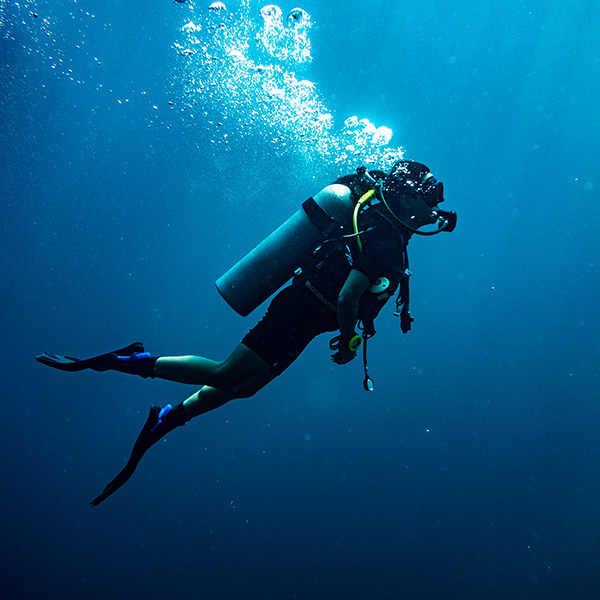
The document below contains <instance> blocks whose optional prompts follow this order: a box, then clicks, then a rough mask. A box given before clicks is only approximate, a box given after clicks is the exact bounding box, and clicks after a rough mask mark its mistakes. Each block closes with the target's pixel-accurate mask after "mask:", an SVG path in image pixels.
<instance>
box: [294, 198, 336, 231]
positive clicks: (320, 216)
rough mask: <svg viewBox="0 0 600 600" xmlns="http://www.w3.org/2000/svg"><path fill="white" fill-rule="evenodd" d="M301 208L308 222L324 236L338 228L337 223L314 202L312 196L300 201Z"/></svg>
mask: <svg viewBox="0 0 600 600" xmlns="http://www.w3.org/2000/svg"><path fill="white" fill-rule="evenodd" d="M302 208H303V209H304V212H305V213H306V215H307V216H308V218H309V219H310V222H311V223H312V224H313V225H314V226H315V227H316V228H317V229H318V230H319V231H320V232H321V233H322V234H323V235H324V236H326V237H328V236H330V235H331V234H332V233H333V232H334V231H335V230H336V229H337V228H338V224H337V223H336V222H335V221H334V220H333V218H332V217H330V216H329V215H328V214H327V213H326V212H325V211H324V210H323V209H322V208H321V207H320V206H319V205H318V204H317V203H316V202H315V200H314V198H312V197H310V198H309V199H308V200H305V201H304V202H303V203H302Z"/></svg>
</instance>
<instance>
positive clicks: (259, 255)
mask: <svg viewBox="0 0 600 600" xmlns="http://www.w3.org/2000/svg"><path fill="white" fill-rule="evenodd" d="M353 210H354V202H353V200H352V198H351V192H350V190H349V189H348V187H346V186H344V185H340V184H337V183H334V184H332V185H329V186H327V187H326V188H325V189H323V190H321V191H320V192H319V193H318V194H317V195H316V196H315V197H314V198H312V197H311V198H309V199H308V200H306V201H305V202H304V203H303V204H302V207H301V208H300V209H298V210H297V211H296V212H295V213H294V214H293V215H292V216H291V217H290V218H289V219H288V220H287V221H286V222H285V223H283V225H281V226H280V227H279V228H278V229H276V230H275V231H274V232H273V233H272V234H271V235H269V236H268V237H267V238H266V239H265V240H263V241H262V242H261V243H260V244H259V245H258V246H256V248H254V250H252V251H250V252H249V253H248V254H247V255H246V256H245V257H244V258H242V259H241V260H240V261H239V262H237V263H236V264H235V265H234V266H233V267H231V269H229V271H227V272H226V273H225V274H224V275H222V276H221V277H219V279H217V281H216V286H217V289H218V290H219V293H220V294H221V296H223V298H224V299H225V301H226V302H227V304H229V306H231V308H233V310H235V311H236V312H237V313H239V314H240V315H242V317H245V316H247V315H249V314H250V313H251V312H252V311H253V310H254V309H255V308H256V307H257V306H259V305H260V304H262V303H263V302H264V301H265V300H266V299H267V298H268V297H269V296H271V294H273V293H274V292H276V291H277V290H278V289H279V288H280V287H281V286H282V285H283V284H284V283H286V282H287V281H288V280H289V279H290V278H291V277H292V275H293V274H294V271H295V270H296V269H297V268H298V266H299V265H300V264H301V263H302V262H304V261H305V260H306V259H307V258H308V257H309V256H310V255H311V254H312V252H313V251H314V249H315V248H316V247H317V246H318V245H319V244H320V243H321V242H323V241H324V240H325V239H326V238H327V237H329V236H330V235H331V234H332V233H333V232H335V231H337V230H338V229H339V228H340V227H342V226H343V225H345V224H347V223H349V222H350V220H351V219H352V211H353Z"/></svg>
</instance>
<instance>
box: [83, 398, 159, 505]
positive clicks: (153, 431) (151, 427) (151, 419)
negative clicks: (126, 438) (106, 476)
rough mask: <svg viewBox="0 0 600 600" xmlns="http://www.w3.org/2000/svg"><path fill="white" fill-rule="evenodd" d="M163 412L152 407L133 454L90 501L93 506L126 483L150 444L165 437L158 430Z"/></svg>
mask: <svg viewBox="0 0 600 600" xmlns="http://www.w3.org/2000/svg"><path fill="white" fill-rule="evenodd" d="M161 412H162V411H161V408H160V406H153V407H152V408H151V409H150V414H149V415H148V419H147V420H146V424H145V425H144V427H143V428H142V431H141V432H140V435H138V438H137V440H136V441H135V444H134V445H133V450H132V451H131V456H130V457H129V460H128V461H127V464H126V465H125V467H124V468H123V470H122V471H121V472H120V473H119V474H118V475H117V476H116V477H115V478H114V479H113V480H112V481H111V482H110V483H109V484H108V485H107V486H106V487H105V488H104V491H103V492H102V493H101V494H100V495H99V496H98V497H97V498H94V500H92V501H91V502H90V504H91V505H92V506H97V505H98V504H100V502H103V501H104V500H106V499H107V498H108V497H109V496H111V495H112V494H114V493H115V492H116V491H117V490H118V489H119V488H120V487H121V486H122V485H124V484H125V483H126V482H127V481H128V479H129V478H130V477H131V476H132V475H133V472H134V471H135V468H136V467H137V466H138V463H139V462H140V460H142V456H144V454H145V453H146V450H148V448H150V446H152V445H153V444H156V442H158V440H160V438H161V437H163V435H164V433H163V432H162V431H159V430H157V426H158V425H159V423H160V417H159V415H160V413H161Z"/></svg>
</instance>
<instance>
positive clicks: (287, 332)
mask: <svg viewBox="0 0 600 600" xmlns="http://www.w3.org/2000/svg"><path fill="white" fill-rule="evenodd" d="M337 329H338V322H337V316H336V314H335V312H334V311H333V310H331V309H330V308H328V307H327V306H325V304H323V302H321V301H320V300H319V299H318V298H317V297H316V296H315V295H314V294H313V293H312V292H311V291H310V290H309V289H308V288H307V287H305V286H304V285H302V284H296V285H291V286H289V287H286V288H284V289H283V290H282V291H281V292H279V294H277V296H275V298H273V300H272V301H271V304H270V305H269V308H268V309H267V312H266V313H265V316H264V317H263V318H262V319H261V320H260V321H259V323H258V324H257V325H256V327H253V328H252V329H251V330H250V331H249V332H248V333H247V334H246V336H245V337H244V339H243V340H242V344H244V345H245V346H247V347H248V348H250V349H251V350H253V351H254V352H256V354H258V356H260V357H261V358H262V359H263V360H264V361H265V362H266V363H267V364H268V365H269V366H270V367H271V371H272V372H273V373H275V375H280V374H281V373H283V371H285V370H286V369H287V368H288V367H289V366H290V365H291V364H292V363H293V362H294V361H295V360H296V359H297V358H298V357H299V356H300V354H302V351H303V350H304V348H306V346H308V344H309V343H310V341H311V340H312V339H314V338H315V337H316V336H317V335H319V334H320V333H324V332H326V331H336V330H337Z"/></svg>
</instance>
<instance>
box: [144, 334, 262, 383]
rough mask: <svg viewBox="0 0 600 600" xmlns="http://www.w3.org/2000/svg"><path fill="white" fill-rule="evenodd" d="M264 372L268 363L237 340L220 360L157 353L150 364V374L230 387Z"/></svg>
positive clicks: (170, 378) (161, 377)
mask: <svg viewBox="0 0 600 600" xmlns="http://www.w3.org/2000/svg"><path fill="white" fill-rule="evenodd" d="M267 373H270V368H269V365H268V364H267V363H266V362H265V361H264V360H263V359H262V358H261V357H260V356H258V354H256V353H255V352H254V351H253V350H250V348H248V347H247V346H245V345H244V344H239V345H238V347H237V348H236V349H235V350H234V351H233V352H232V353H231V355H230V356H229V357H228V358H227V359H225V360H224V361H221V362H218V361H215V360H210V359H208V358H203V357H201V356H161V357H160V358H159V359H158V360H157V361H156V364H155V366H154V376H155V377H159V378H160V379H168V380H169V381H177V382H179V383H190V384H193V385H207V386H210V387H214V388H217V389H219V390H228V389H231V388H234V387H236V386H238V385H240V384H242V383H244V382H246V381H249V380H250V379H252V378H254V377H256V376H259V375H264V374H267Z"/></svg>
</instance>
